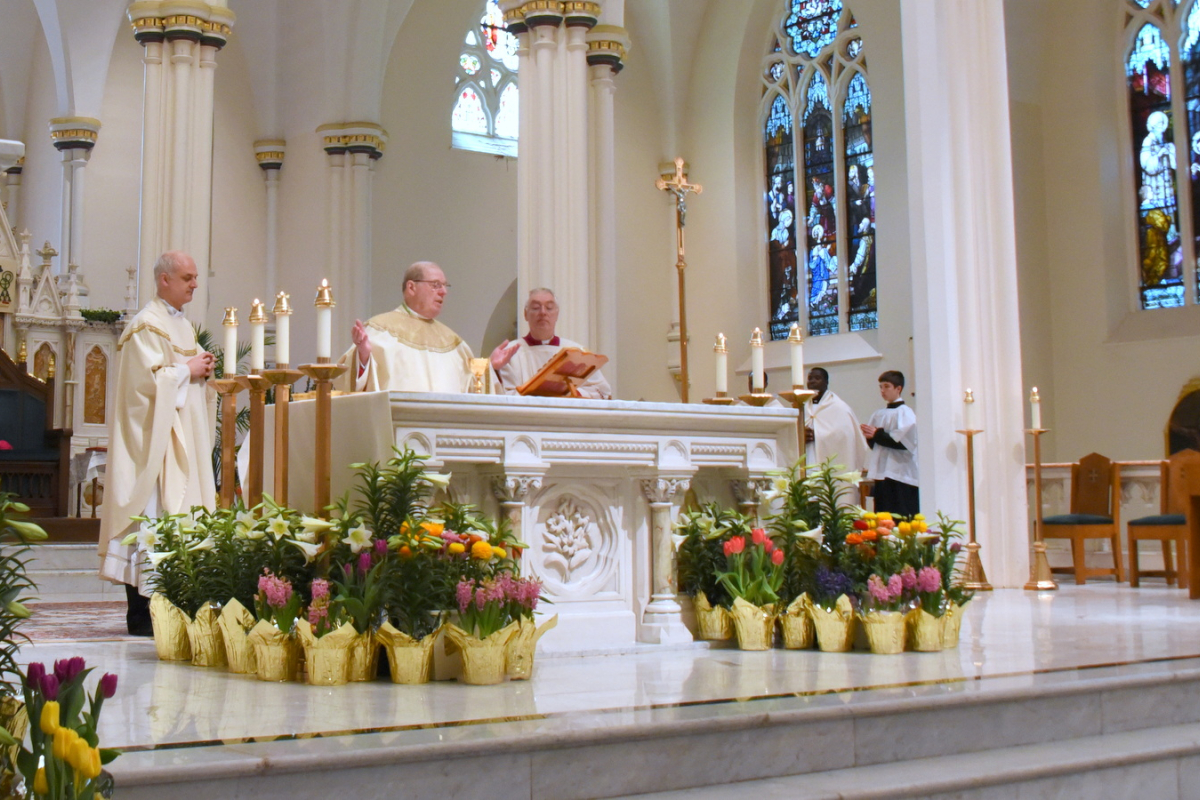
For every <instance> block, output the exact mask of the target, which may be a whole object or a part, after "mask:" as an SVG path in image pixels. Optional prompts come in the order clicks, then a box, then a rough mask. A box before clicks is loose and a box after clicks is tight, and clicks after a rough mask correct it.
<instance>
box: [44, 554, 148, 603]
mask: <svg viewBox="0 0 1200 800" xmlns="http://www.w3.org/2000/svg"><path fill="white" fill-rule="evenodd" d="M27 566H28V575H29V578H30V579H31V580H32V581H33V582H34V583H35V584H36V585H37V592H36V595H37V598H38V600H39V601H41V602H43V603H68V602H71V603H77V602H92V601H104V600H120V599H122V598H124V596H125V595H124V592H123V591H122V590H121V589H120V587H116V586H114V585H113V584H111V583H109V582H108V581H102V580H100V578H99V577H97V575H96V569H97V567H98V566H99V559H98V558H97V555H96V545H94V544H39V545H35V546H34V547H33V548H31V550H30V553H29V563H28V565H27Z"/></svg>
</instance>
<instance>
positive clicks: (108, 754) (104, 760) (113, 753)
mask: <svg viewBox="0 0 1200 800" xmlns="http://www.w3.org/2000/svg"><path fill="white" fill-rule="evenodd" d="M120 755H121V751H120V750H118V749H116V748H115V747H101V748H100V763H101V764H111V763H112V762H114V761H116V760H117V757H118V756H120Z"/></svg>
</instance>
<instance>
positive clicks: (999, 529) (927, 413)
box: [902, 0, 1029, 587]
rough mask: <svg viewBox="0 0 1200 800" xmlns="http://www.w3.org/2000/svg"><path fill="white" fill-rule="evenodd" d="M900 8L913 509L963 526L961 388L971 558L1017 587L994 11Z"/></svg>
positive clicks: (978, 2) (1012, 276)
mask: <svg viewBox="0 0 1200 800" xmlns="http://www.w3.org/2000/svg"><path fill="white" fill-rule="evenodd" d="M902 8H903V16H902V36H903V44H904V90H905V98H906V104H905V105H906V109H907V111H906V137H907V141H908V174H909V178H910V180H909V187H910V188H909V198H908V206H909V218H910V226H911V239H912V253H911V263H912V265H913V267H912V269H913V305H914V313H913V320H914V339H915V347H914V352H915V361H916V365H915V366H916V373H917V374H916V376H915V378H916V381H915V387H916V390H917V417H918V424H919V431H920V436H921V440H920V451H919V452H920V471H921V505H922V507H923V508H925V509H929V510H932V509H942V510H944V511H946V512H947V513H949V514H950V515H951V516H952V517H955V518H958V519H965V513H966V491H967V490H966V485H965V481H966V466H965V464H964V463H963V462H964V458H965V443H964V437H963V436H961V435H959V434H956V433H955V432H954V429H956V428H961V427H962V424H961V423H962V408H963V404H962V393H963V390H964V389H966V388H967V387H970V388H972V389H973V390H974V392H975V397H976V398H977V400H978V404H979V406H980V414H979V420H980V422H981V427H982V428H983V431H984V432H983V433H982V434H980V435H979V436H977V437H976V439H975V459H976V463H975V467H976V469H975V475H976V486H975V492H976V494H975V497H976V519H977V522H978V528H977V531H978V539H979V542H980V544H981V545H982V548H983V549H982V550H981V556H982V559H983V564H984V568H985V570H986V572H987V576H988V578H989V580H990V581H991V583H992V584H993V585H995V586H997V587H1018V586H1021V585H1023V584H1024V582H1025V581H1026V579H1027V578H1028V577H1029V567H1028V559H1029V542H1028V537H1027V533H1026V532H1027V530H1028V508H1027V501H1026V495H1025V467H1024V462H1025V458H1024V453H1025V435H1024V432H1023V430H1022V428H1023V398H1024V387H1023V386H1022V385H1021V355H1020V332H1019V320H1018V314H1017V268H1016V246H1015V234H1014V223H1013V195H1012V155H1011V149H1010V142H1009V130H1010V128H1009V114H1008V84H1007V75H1008V70H1007V64H1006V51H1005V41H1004V4H1003V0H972V2H952V3H947V2H944V0H905V2H904V4H903V7H902ZM932 309H936V310H937V313H930V310H932Z"/></svg>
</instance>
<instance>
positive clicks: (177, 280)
mask: <svg viewBox="0 0 1200 800" xmlns="http://www.w3.org/2000/svg"><path fill="white" fill-rule="evenodd" d="M154 284H155V287H156V289H157V297H155V298H154V299H153V300H151V301H150V302H149V303H148V304H147V305H146V307H145V308H143V309H142V310H141V311H139V312H138V313H137V316H135V317H134V318H133V319H132V320H131V321H130V322H129V324H128V325H127V326H126V327H125V332H124V333H122V334H121V338H120V340H119V341H118V343H117V386H116V392H115V395H116V397H115V402H114V403H113V410H112V415H111V417H110V419H111V422H110V427H109V442H108V462H107V466H106V468H105V469H106V476H105V486H104V488H105V498H104V499H105V503H104V506H103V515H102V517H101V520H100V548H99V549H100V559H101V565H100V577H101V578H104V579H105V580H108V581H111V582H113V583H123V584H125V593H126V597H127V599H128V600H129V614H128V619H127V622H128V625H129V632H130V633H132V634H135V635H140V636H150V635H151V633H152V632H151V629H150V607H149V603H148V601H147V600H146V596H148V595H149V591H148V590H147V588H146V574H145V572H144V571H143V567H144V564H143V561H142V555H141V553H139V552H138V551H137V545H136V544H133V545H122V544H121V540H122V539H123V538H125V537H126V536H127V535H128V534H129V533H130V532H131V531H134V530H137V528H138V523H137V522H131V521H130V517H132V516H137V515H144V516H148V517H156V516H160V515H161V514H180V513H184V512H186V511H188V510H189V509H191V508H192V507H193V506H204V507H205V508H210V509H211V508H213V507H214V505H215V502H216V487H215V485H214V482H213V471H212V448H213V432H214V429H215V425H216V392H215V391H214V390H213V389H212V387H211V386H209V385H208V382H207V381H208V378H209V377H211V376H212V372H213V364H214V363H215V362H214V359H213V356H212V354H211V353H206V352H205V351H204V350H203V349H201V347H200V346H199V345H198V344H197V343H196V332H195V330H194V329H193V328H192V324H191V323H190V322H189V321H188V320H187V318H186V317H185V316H184V315H183V306H184V305H185V304H187V303H189V302H191V299H192V293H193V292H195V291H196V262H195V261H193V260H192V257H191V256H189V255H188V254H186V253H181V252H168V253H163V255H162V256H161V257H160V258H159V259H158V263H156V264H155V265H154Z"/></svg>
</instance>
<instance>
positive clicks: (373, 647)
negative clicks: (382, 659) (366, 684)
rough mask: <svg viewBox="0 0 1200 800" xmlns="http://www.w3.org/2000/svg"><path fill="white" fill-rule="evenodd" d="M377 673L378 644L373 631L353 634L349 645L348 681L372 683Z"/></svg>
mask: <svg viewBox="0 0 1200 800" xmlns="http://www.w3.org/2000/svg"><path fill="white" fill-rule="evenodd" d="M378 673H379V643H378V642H376V641H375V633H374V631H369V630H368V631H366V632H365V633H357V632H356V633H355V634H354V641H353V642H352V643H351V645H350V672H349V677H350V681H351V682H352V683H353V682H356V681H373V680H375V676H376V675H377V674H378Z"/></svg>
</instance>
